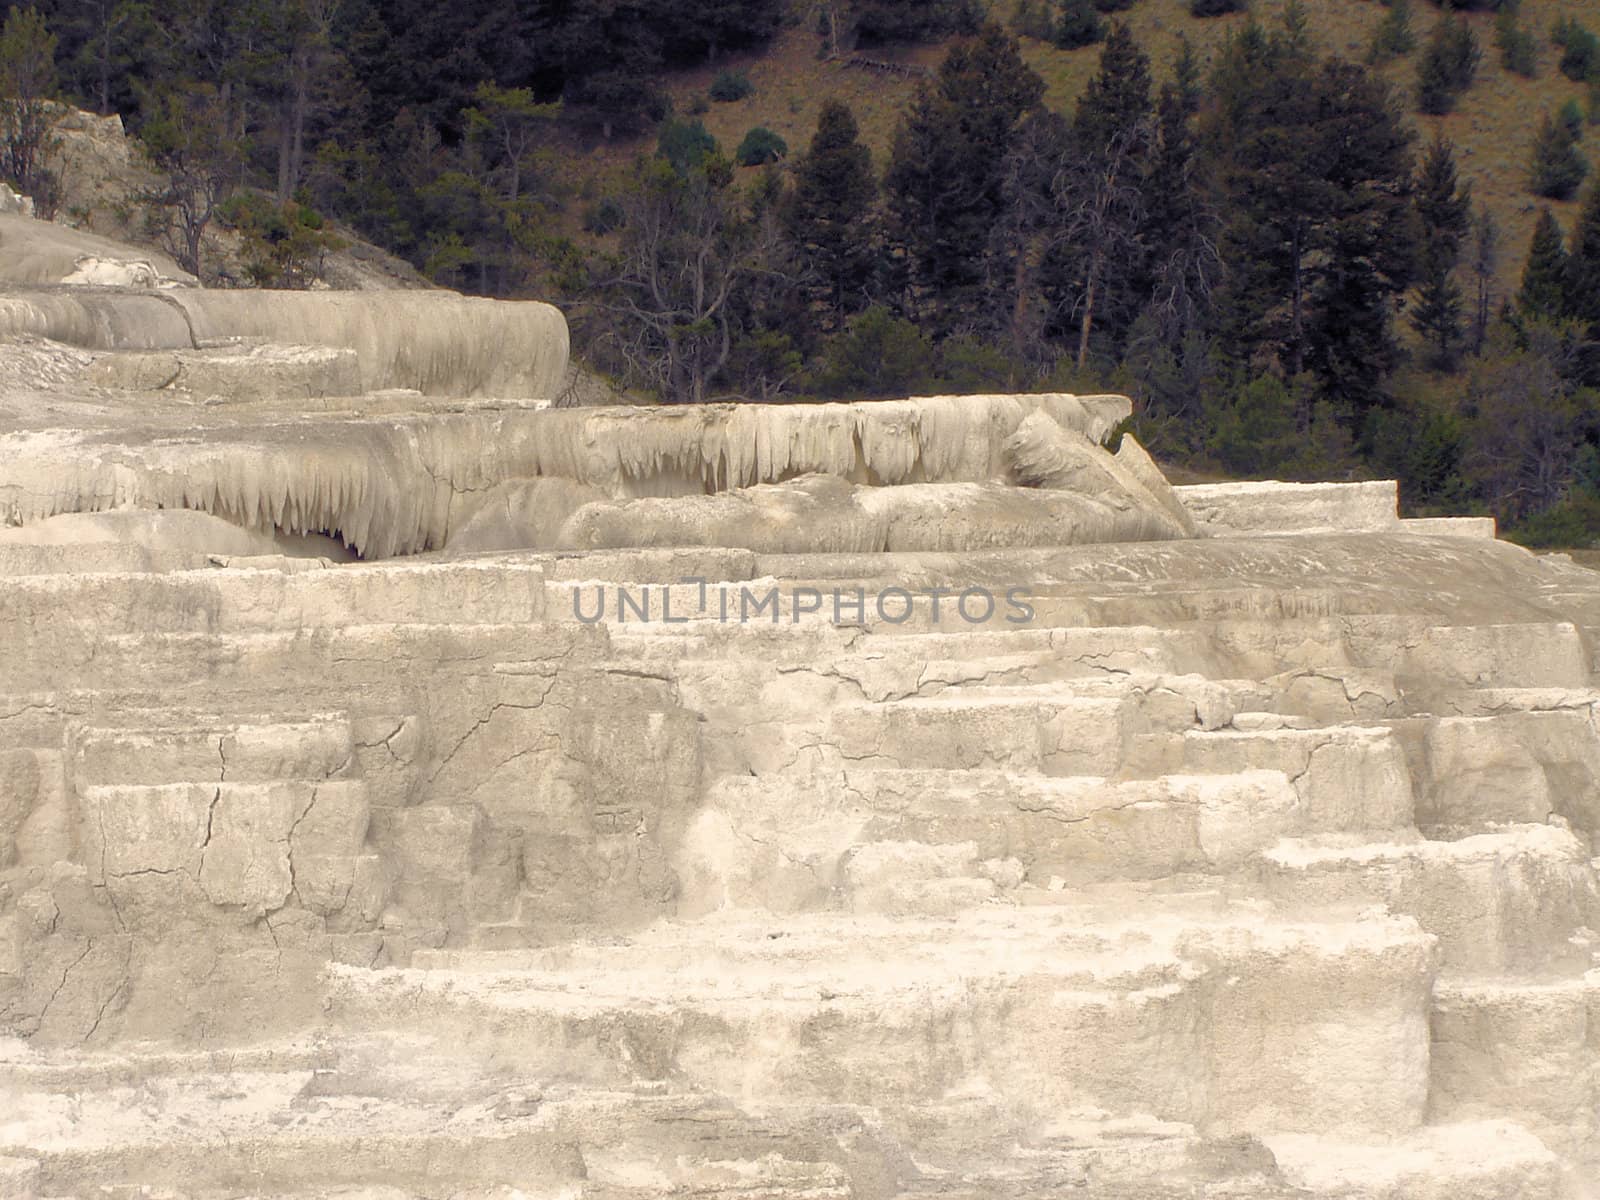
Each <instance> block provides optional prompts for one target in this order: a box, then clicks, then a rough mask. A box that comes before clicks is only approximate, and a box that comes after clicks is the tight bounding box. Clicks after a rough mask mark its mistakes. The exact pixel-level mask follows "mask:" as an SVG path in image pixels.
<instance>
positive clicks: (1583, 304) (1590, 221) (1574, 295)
mask: <svg viewBox="0 0 1600 1200" xmlns="http://www.w3.org/2000/svg"><path fill="white" fill-rule="evenodd" d="M1566 285H1567V286H1566V294H1567V310H1568V312H1569V314H1570V315H1571V316H1574V317H1576V318H1578V319H1579V320H1580V321H1583V322H1585V323H1587V324H1588V325H1589V326H1591V327H1600V184H1597V185H1596V186H1594V187H1591V188H1590V189H1589V195H1588V197H1587V198H1586V199H1585V200H1584V204H1583V211H1582V212H1580V213H1579V214H1578V223H1577V224H1576V225H1575V226H1573V229H1572V242H1571V249H1570V250H1569V251H1568V253H1567V267H1566ZM1597 332H1600V329H1597ZM1594 336H1595V335H1594V334H1591V337H1594Z"/></svg>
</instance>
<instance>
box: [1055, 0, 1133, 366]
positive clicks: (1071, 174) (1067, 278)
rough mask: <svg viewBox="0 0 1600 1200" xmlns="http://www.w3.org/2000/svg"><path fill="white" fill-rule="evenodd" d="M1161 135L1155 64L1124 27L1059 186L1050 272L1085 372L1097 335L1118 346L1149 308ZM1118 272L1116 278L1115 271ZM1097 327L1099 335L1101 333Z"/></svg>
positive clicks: (1105, 58)
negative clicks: (1140, 310)
mask: <svg viewBox="0 0 1600 1200" xmlns="http://www.w3.org/2000/svg"><path fill="white" fill-rule="evenodd" d="M1154 135H1155V128H1154V121H1153V114H1152V112H1151V107H1150V60H1149V58H1147V57H1146V56H1145V53H1144V51H1143V50H1141V49H1140V48H1139V45H1138V43H1137V42H1135V41H1134V40H1133V35H1132V34H1131V33H1130V32H1129V30H1128V27H1127V26H1126V25H1124V24H1120V23H1119V24H1118V25H1117V27H1116V28H1115V29H1114V30H1113V31H1112V33H1111V37H1110V38H1109V39H1107V41H1106V44H1105V48H1104V49H1103V50H1102V51H1101V52H1100V69H1099V71H1098V72H1097V73H1096V74H1095V76H1094V78H1093V79H1091V80H1090V81H1089V85H1088V87H1087V88H1086V89H1085V90H1084V93H1083V95H1082V96H1080V97H1079V99H1078V106H1077V109H1076V111H1075V113H1074V114H1073V124H1072V140H1073V153H1072V156H1071V158H1070V159H1069V161H1068V164H1067V169H1066V170H1065V171H1063V172H1062V173H1061V176H1060V178H1059V180H1058V182H1057V184H1056V191H1057V207H1058V208H1059V210H1060V211H1061V214H1062V239H1061V242H1060V244H1059V246H1058V253H1057V254H1056V255H1055V256H1054V259H1053V262H1052V264H1051V268H1052V269H1051V271H1050V272H1049V273H1050V275H1052V276H1053V277H1054V283H1053V286H1051V285H1048V284H1047V286H1051V290H1052V291H1053V292H1055V294H1056V295H1057V296H1058V297H1059V300H1058V306H1059V307H1061V308H1062V309H1064V310H1068V311H1070V312H1072V313H1073V314H1074V315H1075V317H1076V325H1077V328H1076V330H1075V331H1074V332H1075V334H1076V342H1077V350H1076V355H1075V360H1076V363H1077V366H1078V368H1079V370H1082V369H1083V367H1084V366H1085V364H1086V363H1087V361H1088V356H1089V348H1090V340H1091V338H1093V337H1094V336H1095V335H1096V333H1097V332H1099V333H1102V334H1104V333H1107V332H1109V333H1111V335H1112V340H1113V341H1119V340H1120V335H1121V333H1122V332H1124V331H1125V329H1126V326H1127V325H1128V324H1129V323H1130V322H1131V321H1132V320H1133V318H1134V316H1135V315H1136V312H1137V307H1138V305H1139V303H1140V302H1141V300H1142V298H1143V297H1142V296H1141V295H1140V290H1141V289H1140V284H1141V276H1142V269H1141V263H1140V261H1139V260H1140V253H1139V251H1140V244H1139V238H1138V234H1139V226H1140V222H1141V220H1142V216H1143V210H1144V199H1145V197H1144V194H1143V190H1142V189H1141V187H1140V182H1141V180H1142V178H1143V176H1144V174H1145V172H1146V170H1147V169H1148V165H1149V155H1150V150H1151V147H1152V145H1153V141H1154ZM1113 265H1115V268H1116V269H1115V270H1113ZM1097 325H1098V330H1097Z"/></svg>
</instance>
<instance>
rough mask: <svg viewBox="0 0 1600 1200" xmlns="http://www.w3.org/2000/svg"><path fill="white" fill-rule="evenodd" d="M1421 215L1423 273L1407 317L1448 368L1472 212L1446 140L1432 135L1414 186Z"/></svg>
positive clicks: (1458, 316) (1435, 357) (1435, 358)
mask: <svg viewBox="0 0 1600 1200" xmlns="http://www.w3.org/2000/svg"><path fill="white" fill-rule="evenodd" d="M1416 203H1417V215H1418V216H1419V217H1420V218H1421V219H1422V249H1421V255H1420V259H1421V261H1420V266H1421V279H1420V282H1419V284H1418V287H1417V305H1416V309H1415V311H1414V312H1413V313H1412V316H1411V323H1412V325H1413V326H1414V327H1415V328H1416V330H1417V332H1418V333H1419V334H1421V335H1422V337H1423V340H1424V341H1425V342H1426V343H1427V344H1428V346H1429V347H1430V349H1431V351H1432V359H1433V363H1434V365H1435V366H1437V367H1439V368H1440V369H1441V370H1449V369H1450V368H1451V367H1452V366H1454V365H1455V351H1456V346H1457V343H1459V341H1460V340H1461V333H1462V330H1461V314H1462V299H1461V288H1460V287H1459V286H1458V285H1457V283H1456V281H1455V268H1456V263H1457V262H1458V261H1459V259H1460V257H1461V244H1462V241H1463V240H1464V239H1465V237H1466V235H1467V230H1468V226H1469V224H1470V222H1471V214H1472V194H1471V188H1470V187H1461V186H1460V185H1459V182H1458V180H1457V175H1456V162H1455V153H1454V150H1453V148H1452V147H1451V145H1450V143H1449V142H1447V141H1445V140H1444V139H1443V138H1435V139H1434V141H1433V143H1432V144H1431V145H1430V146H1429V147H1428V151H1427V154H1426V155H1425V156H1424V158H1423V161H1422V169H1421V171H1420V172H1419V175H1418V179H1417V188H1416Z"/></svg>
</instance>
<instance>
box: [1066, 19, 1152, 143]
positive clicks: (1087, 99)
mask: <svg viewBox="0 0 1600 1200" xmlns="http://www.w3.org/2000/svg"><path fill="white" fill-rule="evenodd" d="M1150 113H1151V110H1150V59H1149V57H1148V56H1147V55H1146V54H1145V52H1144V51H1143V50H1141V49H1140V48H1139V44H1138V43H1137V42H1136V41H1134V40H1133V34H1132V33H1131V32H1130V31H1129V29H1128V27H1127V25H1125V24H1124V23H1122V22H1120V21H1119V22H1117V24H1116V25H1115V26H1114V27H1113V28H1112V30H1111V36H1110V37H1108V38H1107V39H1106V44H1105V46H1104V48H1103V49H1102V50H1101V51H1100V69H1099V70H1098V71H1097V72H1096V73H1095V75H1094V78H1092V79H1091V80H1089V85H1088V87H1086V88H1085V89H1084V91H1083V94H1082V95H1081V96H1080V97H1079V98H1078V106H1077V108H1076V109H1075V110H1074V112H1073V118H1072V132H1073V137H1074V139H1075V140H1076V142H1077V144H1078V147H1079V149H1080V150H1081V151H1083V152H1084V153H1086V154H1091V155H1092V154H1103V153H1104V152H1105V150H1106V148H1107V147H1108V146H1110V144H1111V143H1112V141H1113V140H1115V139H1116V138H1119V137H1120V138H1122V139H1124V140H1127V141H1133V140H1138V141H1141V142H1142V141H1146V140H1148V138H1149V132H1150V131H1149V129H1148V125H1149V120H1150Z"/></svg>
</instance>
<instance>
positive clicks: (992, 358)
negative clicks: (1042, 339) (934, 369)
mask: <svg viewBox="0 0 1600 1200" xmlns="http://www.w3.org/2000/svg"><path fill="white" fill-rule="evenodd" d="M1011 376H1012V370H1011V358H1010V356H1008V355H1007V354H1006V353H1005V352H1004V351H1002V350H999V349H996V348H995V347H994V346H991V345H989V344H988V343H986V342H981V341H979V340H978V339H977V338H975V337H953V338H948V339H946V340H945V342H944V343H943V344H942V345H941V346H940V347H939V379H940V382H941V384H942V385H943V386H945V387H948V388H949V389H950V390H951V391H952V392H955V393H956V394H958V395H959V394H963V393H966V394H973V393H983V392H1000V391H1010V390H1012V386H1011V385H1012V378H1011Z"/></svg>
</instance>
